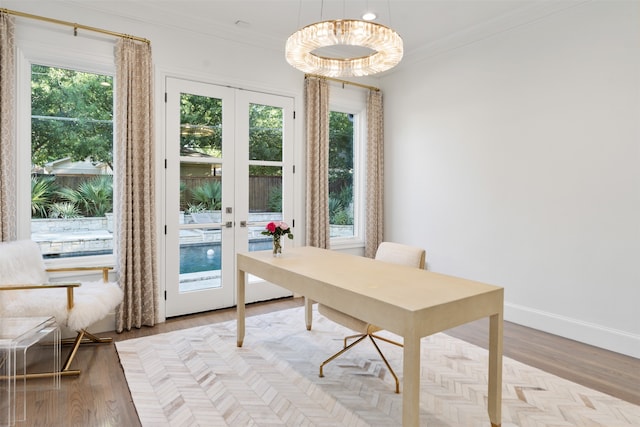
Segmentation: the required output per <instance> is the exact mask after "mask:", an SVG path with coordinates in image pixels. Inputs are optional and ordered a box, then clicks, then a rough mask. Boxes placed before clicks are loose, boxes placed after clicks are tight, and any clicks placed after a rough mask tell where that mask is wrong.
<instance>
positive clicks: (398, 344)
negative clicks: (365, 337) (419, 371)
mask: <svg viewBox="0 0 640 427" xmlns="http://www.w3.org/2000/svg"><path fill="white" fill-rule="evenodd" d="M370 335H371V336H372V337H374V338H376V339H379V340H380V341H384V342H388V343H389V344H393V345H397V346H398V347H404V345H403V344H402V343H399V342H396V341H393V340H390V339H389V338H385V337H381V336H380V335H374V334H370Z"/></svg>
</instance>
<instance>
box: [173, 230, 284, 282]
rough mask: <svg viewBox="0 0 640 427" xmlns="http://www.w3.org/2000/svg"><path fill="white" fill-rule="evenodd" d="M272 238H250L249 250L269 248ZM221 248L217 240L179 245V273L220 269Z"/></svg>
mask: <svg viewBox="0 0 640 427" xmlns="http://www.w3.org/2000/svg"><path fill="white" fill-rule="evenodd" d="M271 245H273V243H272V239H270V238H266V239H260V240H252V241H250V242H249V250H250V251H263V250H266V249H271ZM221 254H222V251H221V248H220V243H219V242H215V243H214V242H211V243H196V244H190V245H181V246H180V274H185V273H198V272H201V271H211V270H220V265H221Z"/></svg>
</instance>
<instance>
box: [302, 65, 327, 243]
mask: <svg viewBox="0 0 640 427" xmlns="http://www.w3.org/2000/svg"><path fill="white" fill-rule="evenodd" d="M305 110H306V111H305V112H306V122H307V135H306V136H307V228H306V231H307V245H309V246H315V247H318V248H323V249H327V248H329V84H328V83H327V81H326V80H325V79H321V78H317V77H312V76H306V77H305Z"/></svg>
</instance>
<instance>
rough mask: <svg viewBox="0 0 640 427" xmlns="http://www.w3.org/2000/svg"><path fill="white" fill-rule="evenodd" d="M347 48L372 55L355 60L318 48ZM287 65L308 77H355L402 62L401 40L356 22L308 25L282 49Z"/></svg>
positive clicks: (377, 27) (374, 25) (370, 24)
mask: <svg viewBox="0 0 640 427" xmlns="http://www.w3.org/2000/svg"><path fill="white" fill-rule="evenodd" d="M339 45H347V46H356V47H360V48H366V49H368V50H369V51H370V52H371V53H370V54H368V55H364V56H357V57H353V58H351V57H344V58H343V57H337V58H336V57H330V56H325V55H322V54H321V53H319V51H318V49H321V48H326V47H332V46H339ZM285 52H286V58H287V62H288V63H289V64H291V65H292V66H294V67H295V68H297V69H299V70H300V71H304V72H305V73H309V74H317V75H321V76H326V77H358V76H367V75H371V74H376V73H380V72H383V71H386V70H389V69H391V68H393V67H395V66H396V65H397V64H398V63H399V62H400V60H401V59H402V54H403V45H402V38H401V37H400V36H399V35H398V33H396V32H395V31H394V30H392V29H391V28H389V27H386V26H384V25H381V24H377V23H374V22H369V21H362V20H357V19H335V20H330V21H322V22H317V23H315V24H311V25H308V26H306V27H304V28H301V29H300V30H298V31H296V32H295V33H293V34H292V35H291V36H290V37H289V38H288V39H287V43H286V46H285Z"/></svg>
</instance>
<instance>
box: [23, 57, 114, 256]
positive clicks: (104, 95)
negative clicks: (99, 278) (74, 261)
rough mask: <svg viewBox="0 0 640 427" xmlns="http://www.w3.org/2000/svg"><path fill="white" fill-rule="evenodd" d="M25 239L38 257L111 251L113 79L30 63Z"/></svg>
mask: <svg viewBox="0 0 640 427" xmlns="http://www.w3.org/2000/svg"><path fill="white" fill-rule="evenodd" d="M31 238H32V240H34V241H36V242H38V243H39V244H40V248H41V250H42V253H43V255H44V257H45V258H60V257H71V256H87V255H102V254H111V253H113V78H112V77H111V76H109V75H104V74H97V73H91V72H83V71H79V70H74V69H67V68H60V67H53V66H46V65H39V64H31Z"/></svg>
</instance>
